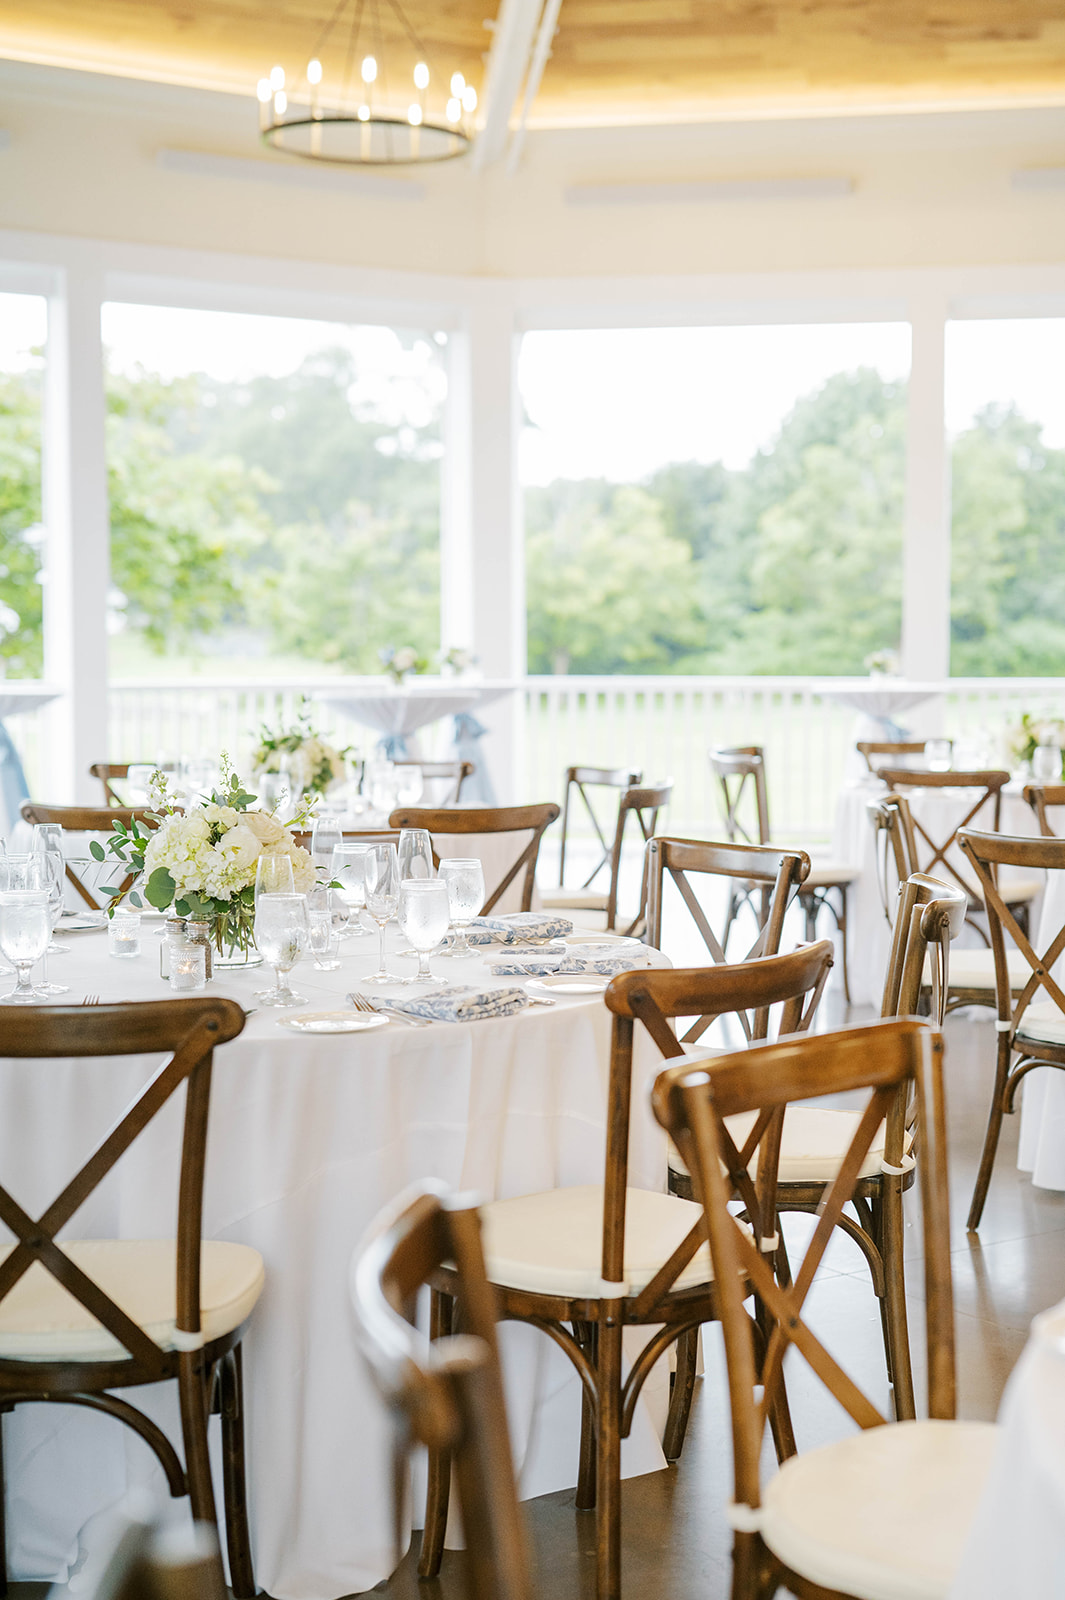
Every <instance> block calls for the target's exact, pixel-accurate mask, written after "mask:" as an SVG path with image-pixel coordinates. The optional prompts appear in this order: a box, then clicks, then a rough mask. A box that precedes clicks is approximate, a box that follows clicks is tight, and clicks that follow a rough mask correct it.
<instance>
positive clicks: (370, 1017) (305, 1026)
mask: <svg viewBox="0 0 1065 1600" xmlns="http://www.w3.org/2000/svg"><path fill="white" fill-rule="evenodd" d="M390 1020H391V1019H390V1018H388V1017H382V1016H381V1015H380V1013H378V1012H375V1011H301V1012H300V1013H299V1015H298V1016H295V1017H278V1019H277V1025H278V1027H279V1028H293V1029H295V1031H296V1032H297V1033H365V1032H366V1030H367V1028H384V1027H386V1026H387V1025H388V1023H389V1021H390Z"/></svg>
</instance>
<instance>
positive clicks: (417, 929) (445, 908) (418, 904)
mask: <svg viewBox="0 0 1065 1600" xmlns="http://www.w3.org/2000/svg"><path fill="white" fill-rule="evenodd" d="M450 920H451V904H450V901H449V899H448V892H447V884H446V883H440V882H439V881H438V880H436V879H434V880H433V882H432V883H425V882H422V881H421V880H419V879H417V878H408V879H407V881H406V883H401V884H400V886H399V925H400V928H401V929H402V930H403V932H404V934H405V935H406V937H407V943H408V944H409V945H410V946H411V948H412V949H414V950H416V951H417V952H418V970H417V972H416V973H415V974H414V976H413V978H406V979H404V980H403V981H404V982H406V983H418V982H419V981H424V980H425V979H426V978H428V979H429V981H430V982H432V980H433V975H432V973H431V972H430V970H429V952H430V951H431V950H435V949H436V947H437V945H438V944H439V943H440V941H441V939H442V938H443V937H444V935H445V933H446V932H447V929H448V923H449V922H450Z"/></svg>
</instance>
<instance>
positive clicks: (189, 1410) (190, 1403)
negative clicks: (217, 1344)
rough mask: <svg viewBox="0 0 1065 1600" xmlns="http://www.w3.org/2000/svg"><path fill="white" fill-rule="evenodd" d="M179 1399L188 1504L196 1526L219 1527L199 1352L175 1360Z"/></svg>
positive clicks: (204, 1379) (200, 1351)
mask: <svg viewBox="0 0 1065 1600" xmlns="http://www.w3.org/2000/svg"><path fill="white" fill-rule="evenodd" d="M178 1399H179V1402H180V1405H181V1436H182V1440H183V1442H184V1445H185V1477H186V1479H187V1481H188V1486H189V1503H190V1504H191V1506H192V1515H193V1519H194V1520H195V1521H196V1522H209V1523H210V1524H211V1526H212V1527H213V1528H215V1529H217V1527H218V1514H217V1512H216V1510H215V1503H214V1489H213V1488H212V1486H211V1462H210V1458H209V1457H208V1454H207V1412H208V1397H207V1382H206V1374H205V1372H204V1358H203V1351H202V1350H188V1351H182V1352H181V1354H180V1355H179V1356H178Z"/></svg>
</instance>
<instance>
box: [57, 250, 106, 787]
mask: <svg viewBox="0 0 1065 1600" xmlns="http://www.w3.org/2000/svg"><path fill="white" fill-rule="evenodd" d="M64 279H65V281H63V282H62V283H61V286H60V288H59V290H58V292H57V293H55V294H53V296H52V298H51V299H50V301H49V317H48V361H47V379H46V386H45V405H44V451H43V453H44V469H43V485H42V488H43V498H44V524H45V528H46V530H47V545H46V556H45V583H44V670H45V677H46V678H47V679H48V681H49V682H50V683H52V684H54V685H56V686H57V687H58V688H60V689H61V690H62V691H63V693H62V698H61V699H60V700H58V701H56V702H55V703H54V704H53V705H52V706H51V707H50V708H49V712H48V716H49V724H48V745H49V755H48V766H47V773H46V783H47V788H48V792H47V793H46V794H45V795H44V796H43V797H42V798H44V799H47V800H53V801H65V802H68V803H70V802H76V801H80V802H87V801H98V800H99V792H100V789H99V784H98V783H96V781H95V780H94V779H92V778H90V777H89V773H88V769H89V767H90V765H91V764H92V763H93V762H94V761H106V760H108V759H109V755H108V748H107V590H108V583H109V563H110V533H109V522H108V501H107V460H106V438H105V415H106V405H105V399H104V365H103V347H102V345H101V342H100V305H101V299H102V282H101V279H100V276H99V274H98V273H97V272H96V271H95V270H83V269H82V268H81V267H78V268H77V269H71V270H70V271H68V272H67V273H66V274H65V275H64Z"/></svg>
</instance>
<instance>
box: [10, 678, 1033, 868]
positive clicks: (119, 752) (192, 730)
mask: <svg viewBox="0 0 1065 1600" xmlns="http://www.w3.org/2000/svg"><path fill="white" fill-rule="evenodd" d="M348 681H349V683H350V682H352V680H348ZM354 681H355V682H356V683H357V684H358V685H359V686H361V687H365V680H354ZM824 681H825V680H824V679H820V680H816V679H812V678H761V677H746V678H739V677H736V678H696V677H686V678H680V677H587V678H576V677H542V678H527V679H525V680H524V684H523V692H524V700H525V715H524V729H525V732H524V741H523V747H522V748H521V749H520V750H519V751H518V761H519V762H520V764H521V776H520V778H515V777H514V776H513V775H512V774H507V773H505V772H502V771H499V770H495V772H494V776H495V778H496V783H497V787H498V789H499V791H500V795H501V797H505V798H510V799H519V798H522V799H527V798H529V797H534V798H538V799H539V798H547V797H549V796H551V797H556V796H557V795H558V793H559V790H560V787H561V777H562V772H563V769H564V768H565V767H567V766H569V765H570V764H571V763H573V762H577V761H579V762H586V763H590V764H601V765H609V766H618V765H622V764H625V765H632V766H635V767H639V768H641V769H642V770H643V772H644V775H645V777H646V778H647V780H648V781H651V780H652V779H654V778H660V777H672V778H673V780H674V783H675V789H674V801H673V806H672V810H671V815H670V818H669V826H670V827H671V828H672V829H674V830H676V831H683V830H691V831H693V832H699V831H701V830H703V829H705V828H706V827H708V826H712V825H714V824H715V823H716V820H717V817H718V811H717V801H716V796H715V794H714V793H713V790H712V787H711V783H710V776H709V772H708V768H707V760H706V752H707V750H708V748H709V747H710V746H711V745H714V744H760V745H763V746H764V747H765V749H766V759H767V768H768V772H769V779H770V805H771V811H772V815H773V823H774V829H775V831H777V832H778V833H779V834H781V835H784V834H788V835H791V836H802V837H809V838H811V839H816V838H827V837H828V836H829V834H830V832H831V826H832V818H833V813H834V809H835V799H836V795H837V793H838V790H839V787H840V784H841V782H842V781H843V778H844V774H845V770H846V766H847V760H848V755H849V754H850V753H851V752H852V746H853V739H854V730H855V720H856V714H855V712H854V711H853V710H852V709H850V708H849V707H847V706H846V705H842V704H840V703H839V702H838V701H836V700H832V699H827V698H825V697H824V696H823V695H822V694H821V693H820V692H819V686H824ZM343 686H344V680H341V679H338V678H335V677H330V678H327V677H324V676H322V677H315V678H307V679H306V680H303V681H301V682H297V681H294V680H293V679H291V678H286V679H284V680H282V679H259V680H256V681H249V682H237V681H234V680H232V679H230V680H228V681H222V680H217V679H191V680H185V681H182V682H178V681H175V680H147V679H145V680H141V681H137V682H124V683H115V684H112V686H111V690H110V743H109V758H110V759H111V760H115V761H136V760H143V761H152V760H158V759H160V758H161V757H163V756H167V755H169V756H177V755H179V754H181V753H184V752H191V751H196V752H202V751H212V752H213V751H221V750H227V751H228V752H229V753H230V755H231V757H232V759H233V761H234V763H235V764H236V765H237V767H238V770H243V771H246V770H247V765H248V758H249V755H250V751H251V749H252V746H253V744H254V741H255V737H256V734H257V731H258V729H259V727H260V725H261V724H262V723H264V722H265V723H267V724H268V725H270V726H272V727H276V726H278V725H279V724H280V723H281V722H285V723H288V722H290V721H291V720H292V719H293V718H294V717H295V714H296V708H297V702H298V699H299V696H300V695H301V694H302V695H306V696H307V697H308V699H309V700H310V701H311V703H312V715H313V717H314V720H315V725H316V726H317V727H318V728H319V729H320V730H321V731H322V732H324V733H326V734H327V735H329V736H331V737H332V738H333V739H334V740H335V741H336V742H337V743H339V744H352V745H354V746H355V747H356V748H359V749H361V750H363V751H364V752H368V751H370V750H371V749H372V748H373V745H374V742H375V739H376V735H375V734H374V733H373V732H372V731H371V730H369V729H367V728H365V727H364V726H362V725H360V724H359V723H357V722H355V721H354V719H353V718H351V717H350V716H347V715H346V714H345V713H344V712H342V711H341V710H340V709H339V708H338V707H337V706H336V705H335V704H332V703H331V702H329V701H325V700H322V699H320V698H319V696H320V695H321V694H323V693H326V692H329V691H333V692H335V691H336V690H337V689H338V688H341V687H343ZM1024 711H1029V712H1031V713H1033V714H1035V715H1046V716H1052V715H1058V714H1065V680H1063V679H1057V678H1027V679H1016V678H1015V679H1001V678H963V679H951V680H949V681H948V682H947V683H946V684H944V686H943V693H942V694H941V695H937V696H936V697H935V698H934V699H932V700H929V701H927V702H925V704H923V705H921V706H918V707H916V708H914V709H913V710H911V711H908V712H906V713H904V720H905V721H906V722H907V724H908V725H909V726H911V727H912V728H913V729H914V730H915V732H916V733H917V735H918V736H919V737H923V736H925V735H927V734H931V733H934V732H937V731H943V732H946V733H949V734H952V735H953V736H955V737H959V736H965V735H972V734H976V733H980V734H982V735H984V736H985V737H987V738H989V739H990V740H991V741H992V744H993V747H994V748H996V749H998V751H999V754H997V755H996V756H995V758H994V759H995V760H1004V759H1005V751H1004V749H1003V748H1002V746H1001V742H1000V741H1001V735H1002V733H1003V732H1004V730H1005V728H1006V727H1007V726H1008V725H1009V724H1010V723H1015V722H1017V721H1018V720H1019V719H1020V715H1021V713H1022V712H1024ZM10 729H11V732H12V734H13V736H14V738H15V740H16V743H17V744H18V745H19V747H20V749H21V750H23V751H24V752H25V754H26V756H27V757H28V758H29V759H28V769H29V776H30V783H31V787H34V788H37V785H38V784H39V782H40V781H41V780H40V774H39V763H38V761H37V759H36V757H37V751H38V744H39V740H40V731H39V729H38V728H37V727H36V719H35V717H34V716H32V715H29V716H25V717H17V718H13V719H12V721H11V723H10ZM427 731H428V732H429V734H430V738H429V739H428V740H426V739H424V738H423V740H422V743H423V749H424V750H425V752H426V753H431V754H435V753H437V752H438V751H439V750H442V748H443V745H444V743H445V742H446V740H447V738H448V736H449V728H448V725H447V724H446V723H445V724H441V725H440V726H439V727H438V728H437V729H436V730H427ZM486 756H487V758H488V759H489V761H491V746H490V742H489V743H487V744H486ZM519 790H520V792H518V791H519ZM38 792H39V790H38ZM49 798H59V797H58V796H49Z"/></svg>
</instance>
